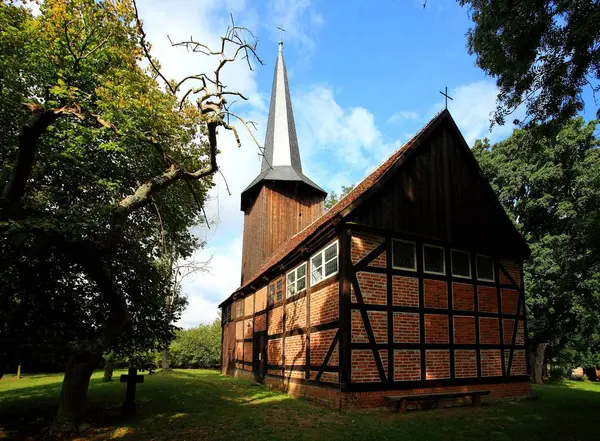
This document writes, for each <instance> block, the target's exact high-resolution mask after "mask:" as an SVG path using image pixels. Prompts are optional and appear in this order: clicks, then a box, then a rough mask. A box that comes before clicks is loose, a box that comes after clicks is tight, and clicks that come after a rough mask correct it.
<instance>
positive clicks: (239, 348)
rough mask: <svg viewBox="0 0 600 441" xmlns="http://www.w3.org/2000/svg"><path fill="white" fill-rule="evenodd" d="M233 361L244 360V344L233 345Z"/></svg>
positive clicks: (241, 342)
mask: <svg viewBox="0 0 600 441" xmlns="http://www.w3.org/2000/svg"><path fill="white" fill-rule="evenodd" d="M235 359H236V360H243V359H244V342H243V341H238V342H237V343H236V344H235Z"/></svg>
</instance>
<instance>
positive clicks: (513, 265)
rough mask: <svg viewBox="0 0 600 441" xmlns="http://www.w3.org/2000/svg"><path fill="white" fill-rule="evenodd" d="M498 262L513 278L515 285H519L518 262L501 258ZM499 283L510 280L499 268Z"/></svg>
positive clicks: (506, 282) (519, 269)
mask: <svg viewBox="0 0 600 441" xmlns="http://www.w3.org/2000/svg"><path fill="white" fill-rule="evenodd" d="M500 264H501V265H502V266H503V267H504V269H506V271H507V272H508V274H509V275H510V276H511V277H512V278H513V280H514V281H515V282H516V283H517V286H519V287H520V286H521V268H520V267H519V263H518V262H513V261H512V260H501V261H500ZM500 283H505V284H510V283H511V282H510V280H508V277H506V275H505V274H504V271H502V268H500Z"/></svg>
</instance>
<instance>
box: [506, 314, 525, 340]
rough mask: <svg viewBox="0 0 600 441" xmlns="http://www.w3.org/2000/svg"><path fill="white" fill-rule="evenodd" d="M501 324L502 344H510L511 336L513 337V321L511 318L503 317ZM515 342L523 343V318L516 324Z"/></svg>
mask: <svg viewBox="0 0 600 441" xmlns="http://www.w3.org/2000/svg"><path fill="white" fill-rule="evenodd" d="M502 325H503V326H504V329H503V331H502V332H503V333H504V344H505V345H508V344H512V338H513V333H514V328H515V321H514V320H513V319H503V320H502ZM515 343H516V344H518V345H524V344H525V336H524V329H523V320H519V324H518V325H517V339H516V341H515Z"/></svg>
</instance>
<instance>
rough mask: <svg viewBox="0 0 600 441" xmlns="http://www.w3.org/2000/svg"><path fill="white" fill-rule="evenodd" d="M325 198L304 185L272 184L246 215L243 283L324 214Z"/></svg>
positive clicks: (259, 194) (264, 187)
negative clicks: (283, 245) (291, 238)
mask: <svg viewBox="0 0 600 441" xmlns="http://www.w3.org/2000/svg"><path fill="white" fill-rule="evenodd" d="M323 201H324V198H323V196H322V195H315V192H314V191H309V190H307V187H306V186H305V185H304V184H302V183H297V182H284V181H269V182H266V183H265V185H263V186H262V188H261V189H260V191H259V193H258V195H257V196H256V199H255V201H254V203H252V204H250V205H249V208H248V209H247V210H246V212H245V213H244V237H243V243H244V245H243V250H242V284H244V282H245V281H246V280H247V279H249V278H250V277H252V276H253V275H254V274H255V273H256V271H258V269H259V268H260V267H261V265H262V264H263V263H264V262H265V261H266V260H267V259H268V258H269V257H270V256H271V255H272V254H273V253H274V252H275V250H277V248H279V246H280V245H281V244H282V243H283V242H285V241H286V240H287V239H289V238H290V237H292V236H293V235H295V234H296V233H298V232H299V231H301V230H303V229H304V228H306V227H307V226H308V225H309V224H311V223H312V222H314V221H315V220H316V219H317V218H319V217H320V216H321V215H322V214H323Z"/></svg>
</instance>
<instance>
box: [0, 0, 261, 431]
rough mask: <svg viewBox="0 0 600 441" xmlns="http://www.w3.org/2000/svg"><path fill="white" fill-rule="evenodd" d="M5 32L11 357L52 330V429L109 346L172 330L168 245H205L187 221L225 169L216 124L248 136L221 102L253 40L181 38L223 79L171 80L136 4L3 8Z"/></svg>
mask: <svg viewBox="0 0 600 441" xmlns="http://www.w3.org/2000/svg"><path fill="white" fill-rule="evenodd" d="M0 28H1V29H3V32H2V33H0V145H1V146H2V148H1V149H0V164H2V168H1V170H0V251H1V252H2V262H1V265H0V271H2V279H3V280H9V281H10V282H9V283H6V284H3V286H2V288H1V291H0V304H1V305H2V306H3V308H2V310H1V311H0V314H1V315H2V318H3V319H4V318H7V321H6V323H8V324H6V325H5V324H4V323H5V321H4V320H2V323H3V325H2V327H1V328H0V331H1V332H2V334H1V335H0V341H1V342H2V344H3V347H2V355H3V356H4V355H5V354H6V355H8V356H9V357H11V358H10V359H8V360H9V361H11V360H12V361H14V360H16V358H18V357H21V356H23V354H27V353H28V352H30V351H29V349H31V347H33V346H36V347H39V346H42V344H43V340H44V338H45V339H46V340H47V341H50V340H52V335H55V336H56V337H57V338H56V345H53V347H54V346H60V349H61V351H60V352H59V354H60V355H61V356H63V357H64V358H65V359H66V364H67V367H66V373H65V378H64V381H63V387H62V391H61V397H60V405H59V409H58V413H57V418H56V422H55V427H56V428H57V429H58V430H62V429H64V430H72V429H74V428H77V426H78V424H79V422H80V421H81V419H82V416H83V415H82V411H83V408H84V402H85V397H86V394H87V389H88V385H89V379H90V376H91V373H92V370H93V369H94V368H95V367H96V366H97V364H98V362H99V361H100V360H101V358H102V355H103V353H105V352H106V351H109V350H111V349H113V350H114V349H118V348H119V347H123V345H119V340H120V339H124V338H127V334H129V337H130V338H129V339H128V341H129V342H130V343H131V342H134V343H136V344H138V345H140V346H144V347H147V346H148V344H154V342H159V343H160V342H164V343H166V342H168V341H169V340H170V339H171V338H172V335H173V332H174V327H173V326H172V323H173V322H174V320H176V318H177V311H173V310H169V308H165V304H166V302H165V299H166V297H167V296H168V295H169V293H170V283H171V280H170V279H169V277H168V273H167V272H166V271H165V269H164V267H163V266H161V265H160V258H161V256H162V254H161V238H162V237H167V238H168V239H169V241H170V243H171V244H172V246H173V250H172V252H173V253H174V255H176V256H177V257H178V258H185V257H187V256H189V255H191V253H192V251H193V250H194V249H196V248H197V247H198V245H199V244H198V240H197V239H196V238H195V237H194V236H193V235H192V234H191V233H190V227H191V226H193V225H196V224H198V223H200V222H201V213H202V204H203V202H204V199H205V197H206V194H207V192H208V190H209V189H210V187H211V186H212V185H213V184H212V176H213V174H214V173H215V172H217V171H218V164H217V153H218V148H217V131H218V129H219V128H222V129H225V130H228V131H231V132H232V133H233V134H234V136H235V138H236V140H237V143H238V145H239V144H240V142H239V136H238V134H237V131H236V129H235V127H234V126H232V125H230V123H229V120H230V118H234V119H239V118H238V117H237V115H236V114H234V113H233V112H232V111H231V109H230V107H229V104H228V103H227V98H229V97H231V96H233V97H238V98H242V99H246V97H244V96H243V95H241V94H240V93H237V92H235V91H228V90H226V89H225V86H224V85H223V83H222V82H221V73H222V70H223V68H224V67H226V66H227V65H228V64H229V63H232V62H234V61H235V60H236V59H238V58H241V57H244V59H245V60H246V62H247V63H248V64H249V65H250V62H251V59H252V58H253V57H255V49H256V44H255V43H248V42H247V41H246V39H245V38H246V37H245V36H246V35H250V36H251V34H250V33H249V31H247V30H246V29H245V28H241V27H239V26H236V25H235V24H234V23H233V22H232V25H231V26H230V28H229V29H228V30H227V32H226V34H225V36H224V37H222V38H221V45H220V47H219V48H218V49H216V50H211V49H210V48H208V47H207V46H205V45H203V44H202V43H201V42H197V41H194V40H193V39H191V38H190V40H189V41H185V42H182V43H173V45H174V46H183V47H185V48H187V49H188V50H190V51H193V52H196V53H199V54H205V55H208V56H214V57H216V59H217V60H216V65H217V67H216V69H215V71H214V73H213V74H211V75H208V74H204V73H199V74H197V75H194V76H190V77H187V78H184V79H182V80H181V81H179V82H176V81H171V80H167V79H166V78H165V77H164V75H163V74H162V73H161V71H160V64H159V63H158V61H157V60H155V59H154V58H153V57H152V56H151V54H150V45H149V44H148V42H147V41H146V36H145V33H144V30H143V27H142V23H141V21H140V20H139V18H138V14H137V9H136V5H135V2H132V1H129V0H104V1H95V0H47V1H45V2H44V3H43V4H42V5H41V7H40V14H39V15H37V16H33V15H32V14H31V12H30V11H29V10H28V9H25V8H23V7H20V6H15V5H13V4H12V3H11V2H7V1H3V4H2V7H0ZM255 59H257V60H258V58H255ZM142 61H144V62H142ZM258 61H260V60H258ZM143 66H147V67H143ZM240 121H241V123H242V124H243V125H245V126H246V127H248V124H249V123H247V122H245V121H243V120H241V119H240ZM26 306H30V307H31V308H27V307H26ZM11 312H15V318H11V317H10V314H11ZM34 320H39V321H34ZM19 333H21V334H19ZM46 335H47V336H46ZM15 336H17V337H19V338H20V341H19V343H21V345H20V346H19V347H18V348H10V347H9V346H11V345H14V340H13V339H12V338H13V337H15ZM128 350H131V346H130V347H129V348H128ZM4 360H5V359H3V361H4Z"/></svg>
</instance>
